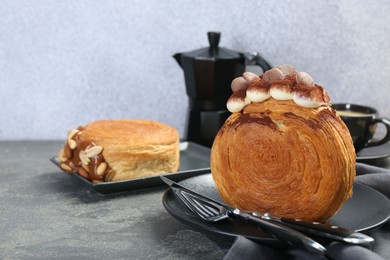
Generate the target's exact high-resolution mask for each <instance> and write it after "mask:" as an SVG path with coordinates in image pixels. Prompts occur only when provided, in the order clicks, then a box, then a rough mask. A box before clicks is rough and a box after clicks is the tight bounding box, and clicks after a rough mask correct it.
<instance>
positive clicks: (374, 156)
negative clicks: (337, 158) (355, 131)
mask: <svg viewBox="0 0 390 260" xmlns="http://www.w3.org/2000/svg"><path fill="white" fill-rule="evenodd" d="M389 156H390V142H389V143H385V144H382V145H378V146H373V147H368V148H364V149H363V150H361V151H360V152H358V153H357V157H356V161H368V160H378V159H383V158H387V157H389Z"/></svg>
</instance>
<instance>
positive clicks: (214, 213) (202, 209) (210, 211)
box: [179, 190, 228, 222]
mask: <svg viewBox="0 0 390 260" xmlns="http://www.w3.org/2000/svg"><path fill="white" fill-rule="evenodd" d="M179 193H180V197H181V198H182V200H183V199H184V200H186V201H183V202H184V203H185V204H186V205H187V206H189V208H190V209H191V210H192V211H193V212H194V213H196V214H197V215H198V216H200V217H201V218H203V219H204V220H206V221H209V222H215V221H218V220H222V219H226V218H228V215H227V214H226V212H224V213H223V212H221V211H220V207H219V205H217V204H214V203H213V202H212V201H209V200H205V199H203V198H201V197H198V196H196V195H194V194H192V193H189V192H187V191H185V190H180V192H179Z"/></svg>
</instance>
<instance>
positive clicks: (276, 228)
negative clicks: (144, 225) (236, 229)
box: [160, 176, 326, 255]
mask: <svg viewBox="0 0 390 260" xmlns="http://www.w3.org/2000/svg"><path fill="white" fill-rule="evenodd" d="M160 178H161V179H162V180H163V181H164V182H165V183H166V184H168V185H169V186H170V187H171V189H172V190H173V192H174V194H175V195H176V196H177V197H178V198H179V199H180V200H181V201H182V202H183V203H184V204H185V205H186V206H187V207H188V208H189V209H190V210H191V211H193V212H194V213H196V214H197V215H198V216H199V217H201V218H202V219H203V220H205V221H208V222H217V221H220V220H223V219H226V218H233V219H237V220H240V221H243V222H246V223H249V224H251V225H254V226H257V227H259V228H261V229H262V230H263V231H264V232H266V233H267V234H269V235H271V236H272V237H274V238H277V239H279V240H280V241H282V242H284V243H285V244H287V245H289V246H293V247H297V248H301V249H305V250H308V251H311V252H313V253H316V254H320V255H324V254H325V253H326V249H325V247H323V246H322V245H321V244H320V243H318V242H316V241H314V240H313V239H311V238H309V237H307V236H306V235H304V234H302V233H300V232H298V231H296V230H294V229H291V228H289V227H287V226H285V225H282V224H280V223H277V222H274V221H269V220H265V219H262V218H259V217H257V216H254V215H253V214H251V213H248V212H243V211H240V210H239V209H236V208H233V207H231V206H229V205H226V204H223V203H220V202H218V201H215V200H213V199H211V198H208V197H206V196H203V195H201V194H199V193H196V192H194V191H192V190H190V189H188V188H186V187H184V186H181V185H180V184H177V183H176V182H174V181H171V180H170V179H168V178H166V177H164V176H160Z"/></svg>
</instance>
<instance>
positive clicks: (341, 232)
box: [264, 216, 374, 246]
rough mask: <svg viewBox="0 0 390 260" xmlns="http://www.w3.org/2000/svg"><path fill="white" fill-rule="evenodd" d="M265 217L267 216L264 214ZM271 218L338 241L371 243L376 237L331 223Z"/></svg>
mask: <svg viewBox="0 0 390 260" xmlns="http://www.w3.org/2000/svg"><path fill="white" fill-rule="evenodd" d="M264 218H267V217H266V216H264ZM270 220H273V221H277V222H279V223H282V224H285V225H287V226H289V227H291V228H293V229H296V230H299V231H302V232H305V233H308V234H313V235H317V236H321V237H326V238H330V239H334V240H338V241H343V242H347V243H351V244H359V245H367V246H368V245H370V244H371V243H372V242H374V239H373V238H372V237H370V236H367V235H365V234H363V233H358V232H354V231H350V230H347V229H345V228H342V227H338V226H335V225H330V224H323V223H319V222H307V221H301V220H297V219H286V218H280V219H277V218H270Z"/></svg>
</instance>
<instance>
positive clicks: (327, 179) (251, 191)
mask: <svg viewBox="0 0 390 260" xmlns="http://www.w3.org/2000/svg"><path fill="white" fill-rule="evenodd" d="M355 160H356V155H355V150H354V147H353V143H352V140H351V137H350V134H349V131H348V129H347V127H346V126H345V124H344V123H343V121H342V120H341V119H340V117H339V116H338V115H337V114H336V113H335V111H334V110H333V109H332V108H330V107H328V106H323V107H318V108H315V109H312V108H304V107H301V106H297V105H296V104H295V103H294V102H293V101H291V100H289V101H281V100H278V101H277V100H274V99H272V98H271V99H269V100H267V101H265V102H262V103H252V104H249V105H247V106H246V107H245V108H244V110H243V112H242V113H233V114H232V115H231V116H230V117H229V118H228V119H227V121H226V122H225V124H224V125H223V126H222V128H221V129H220V131H219V133H218V134H217V137H216V139H215V141H214V144H213V147H212V152H211V170H212V175H213V178H214V181H215V183H216V186H217V189H218V191H219V193H220V194H221V196H222V197H223V199H224V200H225V201H226V202H227V203H229V204H231V205H233V206H235V207H238V208H241V209H244V210H250V211H258V212H262V213H270V214H272V215H275V216H281V217H288V218H299V219H304V220H312V221H314V220H315V221H324V220H326V219H327V218H329V217H330V216H332V215H333V214H334V213H335V212H337V210H338V209H339V208H340V207H341V206H342V204H343V203H344V202H345V201H346V200H347V199H348V198H349V197H350V196H351V195H352V185H353V181H354V176H355Z"/></svg>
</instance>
